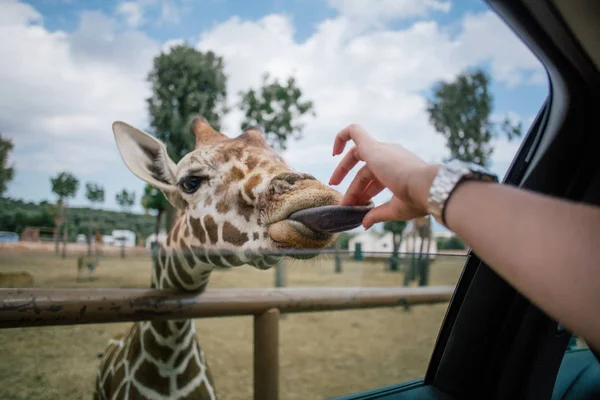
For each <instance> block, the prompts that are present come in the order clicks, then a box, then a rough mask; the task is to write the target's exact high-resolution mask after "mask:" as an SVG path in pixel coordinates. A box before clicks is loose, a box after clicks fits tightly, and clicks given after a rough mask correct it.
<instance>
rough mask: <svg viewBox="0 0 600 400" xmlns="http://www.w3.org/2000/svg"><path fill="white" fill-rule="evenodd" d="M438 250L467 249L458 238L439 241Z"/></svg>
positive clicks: (440, 239) (439, 239)
mask: <svg viewBox="0 0 600 400" xmlns="http://www.w3.org/2000/svg"><path fill="white" fill-rule="evenodd" d="M437 247H438V250H464V249H466V248H467V246H465V244H464V243H463V241H462V240H460V238H459V237H458V236H451V237H449V238H443V237H442V238H438V239H437Z"/></svg>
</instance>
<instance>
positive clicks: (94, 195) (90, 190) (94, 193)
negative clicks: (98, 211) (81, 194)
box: [85, 182, 104, 204]
mask: <svg viewBox="0 0 600 400" xmlns="http://www.w3.org/2000/svg"><path fill="white" fill-rule="evenodd" d="M85 197H87V199H88V200H89V201H90V203H92V204H95V203H104V188H103V187H102V186H101V185H98V184H96V183H91V182H88V183H86V184H85Z"/></svg>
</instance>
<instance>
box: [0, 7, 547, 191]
mask: <svg viewBox="0 0 600 400" xmlns="http://www.w3.org/2000/svg"><path fill="white" fill-rule="evenodd" d="M0 1H2V0H0ZM157 1H158V0H144V1H143V0H139V1H127V2H124V3H120V4H119V5H117V7H116V9H115V16H109V15H106V14H104V13H100V12H96V11H84V12H82V13H81V17H80V20H79V24H78V26H77V28H76V29H75V31H73V32H70V33H67V32H62V31H50V30H48V29H46V28H44V27H43V25H41V23H42V22H43V19H42V16H41V15H40V14H39V13H38V12H37V11H36V10H35V9H34V8H32V7H31V6H29V5H25V4H22V3H18V2H16V1H14V0H11V1H7V0H4V2H3V3H2V7H3V13H2V14H1V15H0V35H1V36H2V37H4V38H11V39H10V40H3V41H0V58H2V59H5V60H6V59H9V60H11V61H10V62H8V63H0V86H1V87H2V88H3V90H2V92H0V129H1V130H2V131H3V132H5V133H6V134H7V135H8V136H10V137H12V138H14V139H15V146H16V155H15V160H16V163H17V168H18V169H21V170H34V171H45V173H52V172H53V171H58V170H65V169H66V170H71V171H80V172H81V173H82V174H85V173H98V172H100V171H102V170H103V169H104V170H107V171H108V170H111V171H112V169H111V168H114V166H115V164H118V165H121V164H122V163H121V162H120V160H119V158H118V153H117V149H116V147H115V145H114V140H113V137H112V132H111V130H110V126H111V123H112V122H113V121H114V120H124V121H127V122H130V123H132V124H134V125H137V126H139V127H140V128H142V129H143V128H145V127H146V126H147V115H146V114H147V112H146V105H145V98H147V97H148V96H149V94H150V93H149V87H148V84H147V83H146V81H145V79H146V74H147V73H148V71H149V70H150V68H151V65H152V58H153V57H154V56H155V55H157V54H158V53H159V51H160V50H161V49H166V48H168V47H170V46H172V45H173V44H177V43H181V38H169V39H168V40H165V41H162V42H158V41H156V40H153V39H151V38H150V37H149V36H147V35H146V34H145V33H143V32H142V31H141V30H140V27H142V26H144V25H145V24H147V23H148V21H149V20H150V13H149V11H148V10H149V7H159V6H160V7H162V6H163V5H164V4H170V5H173V6H175V7H176V8H177V9H181V8H180V7H181V4H183V3H181V2H177V1H174V0H168V1H166V2H165V1H159V2H157ZM330 4H331V5H332V6H334V7H336V8H337V9H338V10H339V11H340V15H338V16H336V17H335V18H330V19H327V20H324V21H322V22H320V23H319V24H318V26H317V27H316V29H315V31H314V32H313V34H312V35H311V36H309V37H308V38H307V39H306V40H304V41H298V40H296V38H295V27H294V25H293V23H292V20H291V19H290V18H288V17H286V16H283V15H277V14H272V15H266V16H264V17H263V18H260V19H258V20H243V19H241V18H239V17H235V16H234V17H232V18H230V19H228V20H227V21H225V22H222V23H220V24H217V25H215V26H213V27H211V28H210V29H208V30H205V31H203V32H199V36H198V37H199V40H198V42H197V47H198V48H199V49H201V50H213V51H216V52H217V53H218V54H220V55H222V56H223V57H224V59H225V69H226V74H227V75H228V93H229V101H230V103H231V105H233V104H235V103H237V102H238V101H239V98H238V96H237V94H238V92H239V91H241V90H247V89H248V88H250V87H255V88H256V87H258V85H259V84H260V83H261V78H262V75H263V73H264V72H269V73H270V74H271V75H272V76H273V77H276V78H279V79H286V78H287V77H288V76H290V75H294V76H295V77H296V78H297V80H298V83H299V85H300V86H301V88H302V90H303V91H304V93H305V95H306V97H307V98H309V99H311V100H313V101H314V103H315V107H316V112H317V117H316V118H314V119H312V118H307V119H306V121H305V122H306V126H305V130H304V132H303V136H304V138H303V139H302V140H301V141H298V142H295V141H292V142H291V143H290V144H289V150H288V151H287V152H286V153H285V157H286V158H287V159H288V160H289V162H290V163H291V164H292V165H293V166H294V168H296V169H301V170H305V171H306V172H309V173H312V174H313V175H315V176H317V178H319V179H322V180H324V181H327V180H328V179H329V174H330V173H331V171H332V170H333V168H334V167H335V165H336V164H337V162H338V159H339V158H335V159H334V158H333V157H331V152H330V147H331V145H332V141H333V137H334V135H335V133H336V132H337V131H339V130H340V129H341V128H343V127H344V126H346V125H348V124H350V123H353V122H356V123H359V124H361V125H362V126H364V127H365V128H366V129H368V130H369V131H370V132H371V133H372V134H373V135H374V136H375V137H376V138H378V139H380V140H385V141H390V142H397V143H402V144H403V145H405V146H406V147H407V148H409V149H410V150H412V151H415V152H416V153H418V154H419V155H420V156H421V157H423V158H425V159H426V160H428V161H439V160H441V159H442V158H443V157H444V156H445V155H446V154H447V151H446V149H445V146H444V141H443V138H442V137H441V135H438V134H436V133H435V132H434V131H433V129H432V127H431V126H430V124H429V122H428V120H427V115H426V113H425V98H424V97H423V92H424V91H425V90H427V88H429V87H430V85H431V84H432V83H433V82H435V81H437V80H440V79H451V78H453V77H454V76H455V75H456V74H457V73H458V72H459V71H461V70H462V69H463V68H465V67H467V66H472V65H474V64H478V63H488V64H489V65H490V68H491V70H492V75H493V79H495V80H496V81H500V82H502V83H504V84H505V85H509V86H510V85H513V86H514V85H520V84H540V83H544V82H545V73H544V71H543V69H542V68H541V65H540V64H539V62H537V60H536V59H535V58H534V57H533V56H531V54H530V52H529V50H528V49H527V48H525V46H524V45H523V44H522V43H521V42H520V41H519V40H518V39H517V38H515V37H514V35H513V34H512V32H511V31H510V30H509V28H507V27H506V26H505V25H503V24H502V23H501V22H500V21H499V20H498V18H497V17H496V16H495V15H494V14H492V13H490V12H487V13H480V14H474V15H467V16H465V17H464V18H463V19H462V20H460V21H459V29H458V30H457V31H456V32H455V33H453V34H452V33H451V32H450V31H449V29H447V27H445V26H440V24H438V23H437V22H436V21H434V20H429V19H426V20H418V21H416V22H413V23H411V24H409V25H407V26H406V27H404V28H402V29H391V28H389V27H387V25H386V23H387V22H389V21H391V20H393V19H401V18H404V19H406V18H421V17H424V16H428V15H430V13H432V12H447V11H448V9H449V7H450V3H449V2H447V1H412V2H410V1H406V0H404V1H381V2H375V3H373V2H368V1H363V2H358V1H339V0H332V1H330ZM168 7H169V6H167V8H168ZM161 10H164V9H163V8H161ZM361 10H362V11H361ZM166 13H167V16H166V17H165V16H164V15H163V17H161V18H166V20H173V21H174V20H176V18H177V16H176V15H177V12H174V13H171V14H169V13H170V11H167V12H166ZM357 18H363V22H364V21H367V22H368V24H369V26H370V27H371V29H369V30H357V29H356V27H357ZM373 21H376V22H377V24H375V23H373ZM120 22H124V23H125V24H124V25H125V27H124V26H123V24H122V23H120ZM363 22H361V23H363ZM365 23H366V22H365ZM136 27H137V29H136ZM490 37H494V38H495V42H494V43H496V44H494V46H490V40H489V38H490ZM496 39H497V40H496ZM241 119H242V115H241V113H240V112H239V111H234V112H232V113H230V114H229V115H228V116H227V117H226V119H225V121H223V122H224V123H223V126H224V131H225V133H227V134H229V135H237V134H239V126H240V122H241ZM495 154H496V155H498V157H500V155H501V154H503V151H501V150H499V151H498V152H497V153H495ZM512 154H514V152H513V153H512ZM123 173H127V172H126V170H125V169H123ZM111 179H120V178H119V177H118V176H114V177H113V176H111ZM349 182H350V179H347V180H346V181H345V182H344V183H343V184H342V185H341V187H340V189H341V190H343V189H344V188H345V187H347V184H348V183H349ZM388 197H389V193H385V194H382V195H381V196H380V197H379V198H378V199H383V200H387V198H388ZM378 201H382V200H378Z"/></svg>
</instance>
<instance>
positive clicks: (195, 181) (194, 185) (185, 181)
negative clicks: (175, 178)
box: [178, 175, 208, 194]
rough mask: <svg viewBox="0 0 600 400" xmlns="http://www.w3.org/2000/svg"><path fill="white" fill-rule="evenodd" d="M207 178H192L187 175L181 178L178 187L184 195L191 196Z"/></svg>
mask: <svg viewBox="0 0 600 400" xmlns="http://www.w3.org/2000/svg"><path fill="white" fill-rule="evenodd" d="M207 180H208V177H206V176H194V175H188V176H184V177H183V178H181V179H180V180H179V182H178V185H179V187H180V188H181V190H183V192H184V193H187V194H192V193H194V192H196V190H198V188H199V187H200V185H202V183H204V182H206V181H207Z"/></svg>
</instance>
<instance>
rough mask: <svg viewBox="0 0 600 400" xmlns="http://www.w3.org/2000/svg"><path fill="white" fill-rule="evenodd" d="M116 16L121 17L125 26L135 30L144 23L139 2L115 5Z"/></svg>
mask: <svg viewBox="0 0 600 400" xmlns="http://www.w3.org/2000/svg"><path fill="white" fill-rule="evenodd" d="M116 12H117V14H119V15H121V16H123V18H124V19H125V22H126V23H127V25H129V26H130V27H132V28H137V27H138V26H140V25H142V23H143V22H144V8H143V5H142V3H141V2H137V1H125V2H123V3H120V4H118V5H117V9H116Z"/></svg>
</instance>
